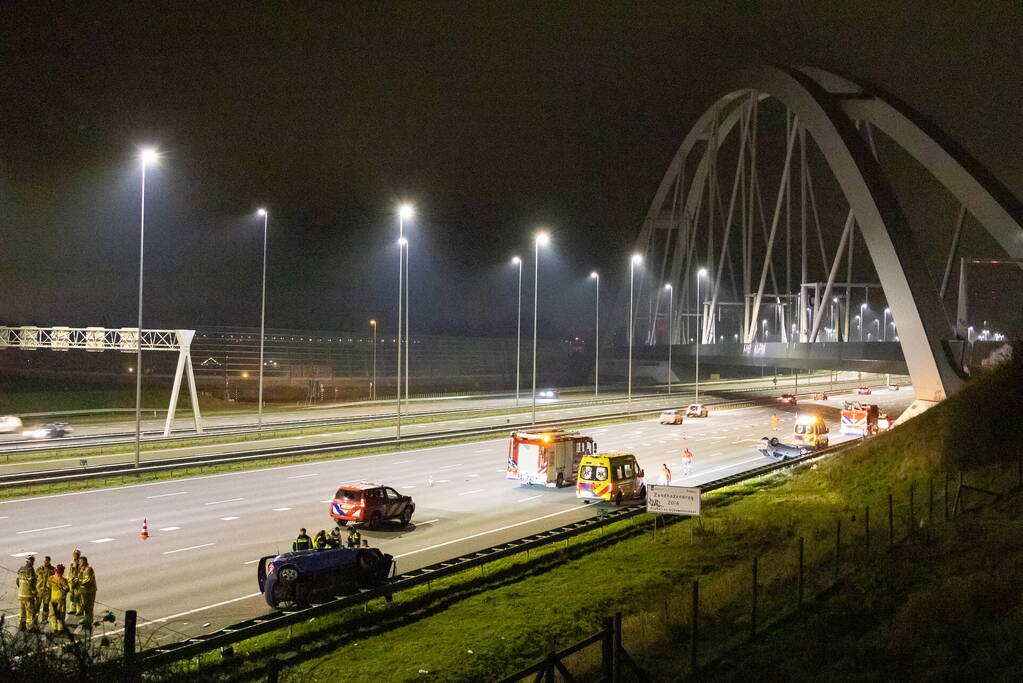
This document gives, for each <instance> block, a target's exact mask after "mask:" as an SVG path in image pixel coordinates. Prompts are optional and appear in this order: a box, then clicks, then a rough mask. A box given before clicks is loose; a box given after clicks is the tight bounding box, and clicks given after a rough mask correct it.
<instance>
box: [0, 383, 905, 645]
mask: <svg viewBox="0 0 1023 683" xmlns="http://www.w3.org/2000/svg"><path fill="white" fill-rule="evenodd" d="M850 397H851V395H850V394H844V395H836V396H835V397H833V398H831V399H830V400H829V401H825V402H810V401H804V402H801V404H800V406H799V410H801V411H804V412H805V411H807V410H809V409H810V408H809V407H808V406H809V405H811V404H815V403H821V404H823V405H817V406H815V407H814V408H812V410H814V411H815V412H818V413H819V414H821V415H822V416H823V417H825V419H827V421H828V422H829V425H830V426H831V430H832V433H831V438H832V443H837V442H839V441H841V440H843V438H848V437H842V436H840V435H839V434H838V409H840V408H841V404H842V400H843V399H848V398H850ZM913 397H914V393H913V391H912V389H911V388H908V387H906V388H903V389H902V390H901V391H899V392H889V391H887V390H881V391H877V392H875V394H874V396H873V397H871V399H869V400H870V401H872V402H874V403H878V404H880V405H881V406H882V407H883V409H886V410H887V411H888V412H889V414H891V415H892V417H894V416H895V415H897V414H898V413H899V412H900V411H901V410H902V409H904V408H905V407H906V406H908V405H909V403H910V402H911V401H912V399H913ZM795 410H796V409H794V408H792V407H782V406H780V405H778V406H774V405H771V406H758V407H752V408H740V409H734V410H721V411H712V412H711V414H710V416H709V417H707V418H705V419H699V420H697V419H690V420H687V421H686V423H685V424H684V425H679V426H675V425H661V424H659V423H658V422H657V421H656V420H655V419H652V420H648V421H643V422H630V423H624V424H616V425H608V426H601V427H597V428H594V429H587V430H585V433H587V434H590V435H592V436H593V437H594V438H595V439H596V441H597V444H598V447H599V450H601V451H624V452H632V453H634V454H636V456H637V458H638V459H639V461H640V463H641V465H642V466H643V467H644V468H645V469H646V472H647V480H648V482H651V483H656V478H657V473H658V472H659V470H660V466H661V464H662V463H666V464H668V465H669V467H670V468H671V470H672V471H673V473H674V475H673V483H674V484H679V485H696V484H699V483H701V482H706V481H710V480H713V479H717V478H719V477H722V476H725V475H727V474H730V473H735V472H739V471H743V470H745V469H750V468H753V467H757V466H759V465H762V464H765V463H767V462H769V461H768V460H767V459H766V458H763V457H762V456H760V455H759V454H758V453H757V452H756V451H755V450H754V446H755V444H756V442H757V441H758V440H759V438H760V437H762V436H764V435H769V434H771V427H770V422H771V420H770V417H771V414H772V413H777V414H778V415H779V416H780V417H782V429H781V431H780V432H778V435H780V436H781V437H782V438H783V440H784V439H787V437H788V435H789V434H790V433H791V424H792V420H793V419H794V417H795V415H794V414H795ZM686 446H688V447H689V448H690V449H691V450H692V451H693V452H694V454H695V460H694V464H693V472H692V474H691V475H690V476H688V477H683V476H682V465H681V451H682V448H683V447H686ZM506 454H507V438H506V437H502V438H499V439H491V440H485V441H479V442H474V443H465V444H457V445H449V446H442V447H436V448H425V449H409V450H403V451H400V452H395V453H388V454H381V455H371V456H365V457H356V458H347V459H342V460H327V461H322V462H314V463H304V464H297V465H291V466H282V467H273V468H265V469H257V470H249V471H244V472H234V473H225V474H217V475H210V476H202V477H193V478H187V479H178V480H172V481H162V482H154V483H149V484H138V485H129V486H124V487H119V488H110V489H99V490H91V491H82V492H76V493H67V494H58V495H48V496H41V497H37V498H28V499H19V500H10V501H0V580H2V587H0V609H3V610H4V611H5V612H6V613H7V614H9V615H10V614H15V615H16V614H17V602H16V591H15V590H14V572H15V571H16V570H17V568H18V566H19V565H20V564H21V561H22V560H21V558H22V557H24V555H25V554H27V553H34V554H35V555H36V556H37V558H38V557H40V556H42V555H50V556H52V557H53V561H54V564H56V563H58V562H64V563H66V562H67V561H68V560H69V558H70V555H71V551H72V550H73V549H74V548H75V547H79V548H81V549H82V552H83V554H84V555H86V556H88V557H89V560H90V563H91V564H92V565H93V566H94V567H95V569H96V575H97V583H98V586H99V595H98V604H97V611H100V610H101V609H106V608H109V609H112V610H113V611H115V612H116V613H117V615H118V618H119V619H120V617H121V615H122V613H123V611H124V610H125V609H136V610H138V613H139V617H140V622H142V623H148V624H149V627H150V628H154V629H158V630H159V638H160V639H162V640H174V639H178V638H180V637H182V636H184V635H192V634H195V633H198V632H205V631H210V630H215V629H218V628H221V627H223V626H226V625H228V624H231V623H234V622H236V621H239V620H241V619H244V618H248V617H251V616H255V615H258V614H262V613H265V612H267V611H269V608H268V607H267V606H266V605H265V604H264V603H263V601H262V599H261V597H260V596H258V595H257V594H256V591H257V590H258V589H257V586H256V562H257V561H258V560H259V558H260V557H261V556H264V555H271V554H275V553H277V552H279V551H285V550H289V549H290V544H291V540H292V539H293V538H294V536H295V534H296V533H297V531H298V528H299V527H301V526H304V527H306V528H307V529H308V530H309V533H310V535H312V534H314V533H315V532H316V531H317V530H319V529H321V528H323V529H330V525H331V524H332V521H331V520H330V519H329V517H328V504H329V500H330V499H331V497H332V496H333V493H334V491H335V490H336V488H337V487H338V485H339V484H341V483H345V482H356V481H365V480H369V481H375V482H379V483H382V484H386V485H389V486H394V487H395V488H397V489H398V490H399V491H401V492H402V493H405V494H409V495H412V496H413V497H414V498H415V501H416V512H415V515H414V517H413V523H412V525H411V526H410V527H409V528H399V526H398V525H397V523H392V524H390V525H386V526H385V528H383V529H380V530H377V531H365V532H364V538H368V540H369V542H370V544H371V545H372V546H374V547H380V548H382V549H383V550H384V551H385V552H388V553H391V554H393V555H394V556H395V557H396V558H397V562H398V570H399V572H400V571H407V570H410V569H414V568H416V567H419V566H424V565H427V564H431V563H433V562H437V561H440V560H443V559H447V558H450V557H453V556H457V555H459V554H463V553H466V552H470V551H472V550H476V549H480V548H484V547H488V546H491V545H494V544H496V543H500V542H504V541H508V540H512V539H515V538H519V537H522V536H525V535H529V534H532V533H536V532H539V531H542V530H544V529H548V528H552V527H555V526H559V525H561V524H564V523H567V522H569V521H573V520H578V519H582V518H585V517H587V516H589V515H592V514H595V508H594V506H587V505H584V504H582V503H581V502H580V501H579V500H578V499H577V498H576V496H575V490H574V488H565V489H548V488H542V487H525V486H520V485H518V484H517V483H516V482H513V481H510V480H508V479H506V477H505V459H506ZM430 475H432V476H433V478H434V481H435V485H434V486H433V487H428V486H427V480H428V477H429V476H430ZM143 519H146V520H148V526H149V533H150V534H151V537H150V538H149V539H148V540H141V539H140V538H139V532H140V530H141V526H142V522H143ZM9 623H10V622H9Z"/></svg>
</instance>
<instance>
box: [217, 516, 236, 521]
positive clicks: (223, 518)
mask: <svg viewBox="0 0 1023 683" xmlns="http://www.w3.org/2000/svg"><path fill="white" fill-rule="evenodd" d="M232 519H238V518H237V517H221V518H220V521H221V522H230V521H231V520H232Z"/></svg>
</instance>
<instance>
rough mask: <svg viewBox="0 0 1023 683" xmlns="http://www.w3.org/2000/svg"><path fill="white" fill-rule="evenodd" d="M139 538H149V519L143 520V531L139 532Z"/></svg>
mask: <svg viewBox="0 0 1023 683" xmlns="http://www.w3.org/2000/svg"><path fill="white" fill-rule="evenodd" d="M139 538H141V539H142V540H143V541H144V540H146V539H147V538H149V522H148V520H145V519H143V520H142V531H141V532H140V533H139Z"/></svg>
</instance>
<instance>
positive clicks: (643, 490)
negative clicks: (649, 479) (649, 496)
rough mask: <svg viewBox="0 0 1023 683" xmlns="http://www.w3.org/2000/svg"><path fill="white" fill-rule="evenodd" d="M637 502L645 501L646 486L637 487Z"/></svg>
mask: <svg viewBox="0 0 1023 683" xmlns="http://www.w3.org/2000/svg"><path fill="white" fill-rule="evenodd" d="M639 500H646V485H643V486H640V487H639Z"/></svg>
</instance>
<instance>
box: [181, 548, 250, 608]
mask: <svg viewBox="0 0 1023 683" xmlns="http://www.w3.org/2000/svg"><path fill="white" fill-rule="evenodd" d="M211 545H216V544H215V543H203V544H202V545H190V546H188V547H187V548H178V549H177V550H167V551H165V552H164V553H163V554H164V555H173V554H174V553H183V552H185V551H186V550H198V549H199V548H208V547H210V546H211ZM257 595H258V593H257Z"/></svg>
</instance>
